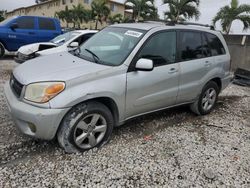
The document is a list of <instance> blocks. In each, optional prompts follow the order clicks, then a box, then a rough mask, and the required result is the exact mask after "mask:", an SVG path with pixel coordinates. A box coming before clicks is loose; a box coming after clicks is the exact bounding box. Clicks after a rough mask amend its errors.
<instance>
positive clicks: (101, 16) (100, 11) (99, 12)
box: [91, 0, 110, 29]
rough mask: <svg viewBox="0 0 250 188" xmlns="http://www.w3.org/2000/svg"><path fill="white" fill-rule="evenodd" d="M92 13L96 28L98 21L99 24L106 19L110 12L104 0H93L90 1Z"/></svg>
mask: <svg viewBox="0 0 250 188" xmlns="http://www.w3.org/2000/svg"><path fill="white" fill-rule="evenodd" d="M91 9H92V15H93V17H94V20H95V29H97V26H98V22H100V23H101V24H102V23H103V21H106V20H107V18H108V15H109V14H110V9H109V7H108V6H107V1H106V0H93V1H92V3H91Z"/></svg>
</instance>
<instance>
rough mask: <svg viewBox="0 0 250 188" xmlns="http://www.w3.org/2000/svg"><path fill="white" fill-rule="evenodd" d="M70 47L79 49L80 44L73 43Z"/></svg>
mask: <svg viewBox="0 0 250 188" xmlns="http://www.w3.org/2000/svg"><path fill="white" fill-rule="evenodd" d="M68 47H70V48H78V47H79V43H78V42H71V43H70V44H69V46H68Z"/></svg>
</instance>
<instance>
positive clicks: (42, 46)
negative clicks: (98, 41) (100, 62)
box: [15, 30, 97, 63]
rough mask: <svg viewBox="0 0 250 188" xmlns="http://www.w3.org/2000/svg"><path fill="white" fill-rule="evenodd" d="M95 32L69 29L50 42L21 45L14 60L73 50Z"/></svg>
mask: <svg viewBox="0 0 250 188" xmlns="http://www.w3.org/2000/svg"><path fill="white" fill-rule="evenodd" d="M96 32H97V30H76V31H70V32H67V33H64V34H62V35H59V36H57V37H55V38H54V39H52V40H51V41H50V42H40V43H33V44H28V45H25V46H22V47H20V48H19V49H18V51H17V57H16V58H15V60H16V62H17V63H23V62H25V61H27V60H29V59H32V58H35V57H38V56H43V55H49V54H52V53H58V52H64V51H71V50H74V49H76V48H78V46H80V45H81V44H83V43H84V42H85V41H86V40H88V39H89V38H90V37H92V36H93V35H94V34H95V33H96Z"/></svg>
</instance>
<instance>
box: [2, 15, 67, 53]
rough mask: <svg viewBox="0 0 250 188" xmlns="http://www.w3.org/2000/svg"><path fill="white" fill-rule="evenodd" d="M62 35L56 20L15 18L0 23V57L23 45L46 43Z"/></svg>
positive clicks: (26, 17)
mask: <svg viewBox="0 0 250 188" xmlns="http://www.w3.org/2000/svg"><path fill="white" fill-rule="evenodd" d="M60 34H62V29H61V26H60V22H59V20H58V19H56V18H48V17H38V16H15V17H11V18H9V19H6V20H4V21H3V22H1V23H0V57H2V56H4V54H5V53H6V52H15V51H17V50H18V48H20V47H21V46H23V45H26V44H31V43H36V42H47V41H49V40H51V39H53V38H55V37H56V36H58V35H60Z"/></svg>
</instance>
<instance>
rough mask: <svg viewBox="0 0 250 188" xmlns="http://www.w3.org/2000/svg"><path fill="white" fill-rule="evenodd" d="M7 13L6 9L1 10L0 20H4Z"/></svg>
mask: <svg viewBox="0 0 250 188" xmlns="http://www.w3.org/2000/svg"><path fill="white" fill-rule="evenodd" d="M5 13H6V10H0V22H1V21H3V20H4V15H5Z"/></svg>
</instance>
